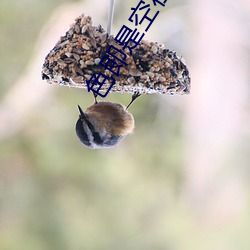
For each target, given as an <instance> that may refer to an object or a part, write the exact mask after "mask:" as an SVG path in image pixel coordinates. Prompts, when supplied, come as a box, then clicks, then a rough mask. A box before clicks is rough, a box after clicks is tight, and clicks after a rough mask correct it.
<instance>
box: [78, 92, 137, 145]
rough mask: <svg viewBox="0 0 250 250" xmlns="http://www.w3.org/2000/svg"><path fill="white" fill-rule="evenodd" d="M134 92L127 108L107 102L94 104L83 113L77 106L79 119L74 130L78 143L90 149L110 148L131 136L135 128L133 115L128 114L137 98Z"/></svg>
mask: <svg viewBox="0 0 250 250" xmlns="http://www.w3.org/2000/svg"><path fill="white" fill-rule="evenodd" d="M139 96H140V94H139V93H138V92H136V93H135V94H134V95H133V96H132V100H131V102H130V103H129V104H128V105H127V107H125V106H123V105H122V104H119V103H113V102H109V101H100V102H97V100H96V97H97V95H96V94H95V93H94V98H95V102H94V104H93V105H91V106H90V107H88V108H87V109H86V110H85V112H84V111H83V110H82V108H81V107H80V105H78V110H79V118H78V120H77V122H76V126H75V130H76V135H77V136H78V138H79V140H80V142H81V143H82V144H83V145H84V146H86V147H88V148H91V149H100V148H112V147H115V146H117V145H119V143H120V142H121V140H122V139H123V138H124V137H126V136H127V135H129V134H131V133H132V132H133V130H134V127H135V121H134V117H133V115H132V114H131V113H130V112H128V108H129V107H130V105H131V104H132V103H133V102H134V101H135V99H137V97H139Z"/></svg>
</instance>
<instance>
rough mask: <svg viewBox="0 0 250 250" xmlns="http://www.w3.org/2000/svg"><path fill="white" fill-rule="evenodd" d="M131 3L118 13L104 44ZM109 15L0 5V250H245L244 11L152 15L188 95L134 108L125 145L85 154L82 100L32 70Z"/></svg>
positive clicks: (206, 8) (99, 5) (249, 101)
mask: <svg viewBox="0 0 250 250" xmlns="http://www.w3.org/2000/svg"><path fill="white" fill-rule="evenodd" d="M137 2H138V1H136V2H135V1H132V0H127V1H122V0H117V1H116V12H115V17H114V25H113V34H116V33H117V32H118V31H119V29H120V27H121V26H122V25H123V24H126V23H128V21H127V19H128V17H129V16H130V13H131V10H130V8H131V7H134V6H135V4H137ZM146 2H148V3H151V4H152V1H149V0H148V1H146ZM108 4H109V1H108V0H91V1H89V0H85V1H70V0H64V1H63V0H53V1H51V0H43V1H40V0H12V1H9V0H1V2H0V249H1V250H33V249H36V250H52V249H53V250H57V249H58V250H59V249H60V250H110V249H119V250H127V249H129V250H133V249H134V250H147V249H148V250H152V249H154V250H189V249H190V250H191V249H192V250H210V249H213V250H217V249H218V250H235V249H240V250H249V249H250V184H249V183H250V182H249V179H250V88H249V81H250V74H249V72H250V71H249V68H250V2H249V0H245V1H244V0H239V1H233V0H227V1H226V0H209V1H208V0H189V1H188V0H187V1H185V0H178V1H177V0H175V1H171V0H169V1H167V3H166V7H165V8H158V9H159V10H160V11H161V12H160V14H159V16H158V17H157V19H156V20H155V22H154V23H153V25H152V27H151V28H150V30H149V31H148V33H147V34H146V36H145V38H146V39H147V40H151V41H158V42H159V43H164V44H165V46H166V47H167V48H169V49H172V50H176V51H177V53H178V54H182V55H183V57H184V58H185V60H186V63H187V65H188V67H189V69H190V74H191V77H192V91H191V94H190V95H188V96H160V95H147V96H143V97H140V98H139V99H138V100H137V101H136V103H135V104H134V105H133V106H132V107H131V109H130V111H131V112H132V113H133V115H134V117H135V120H136V129H135V132H134V134H133V135H131V136H129V137H127V138H126V139H125V140H123V142H122V143H121V144H120V145H119V147H117V148H114V149H105V150H90V149H87V148H85V147H83V146H82V145H81V144H80V143H79V141H78V139H77V137H76V136H75V132H74V126H75V121H76V119H77V117H78V112H77V108H76V106H77V104H80V105H81V106H82V107H87V106H89V105H91V104H92V103H93V98H92V95H91V94H90V93H88V92H87V91H83V90H80V89H72V88H71V89H70V88H67V87H57V86H51V85H48V84H47V83H46V82H43V81H42V80H41V67H42V63H43V60H44V57H45V56H46V55H47V53H48V52H49V50H50V49H52V47H53V46H54V44H55V43H56V41H57V40H58V38H59V37H60V36H61V35H63V34H64V33H65V32H66V30H67V29H68V28H69V25H70V24H71V23H73V21H74V19H75V17H77V16H78V15H80V14H81V13H85V14H87V15H90V16H92V18H93V19H94V23H95V24H96V25H98V24H102V25H103V26H104V27H106V23H107V10H108ZM153 9H154V10H156V8H153ZM130 98H131V97H130V96H129V95H126V94H109V95H108V97H107V99H108V100H110V101H114V102H119V103H122V104H124V105H126V104H127V103H128V102H129V100H130Z"/></svg>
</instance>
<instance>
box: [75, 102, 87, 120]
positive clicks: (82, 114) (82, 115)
mask: <svg viewBox="0 0 250 250" xmlns="http://www.w3.org/2000/svg"><path fill="white" fill-rule="evenodd" d="M77 106H78V110H79V113H80V118H86V116H85V114H84V112H83V111H82V108H81V107H80V106H79V105H77Z"/></svg>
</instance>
